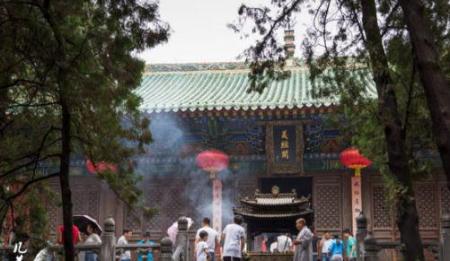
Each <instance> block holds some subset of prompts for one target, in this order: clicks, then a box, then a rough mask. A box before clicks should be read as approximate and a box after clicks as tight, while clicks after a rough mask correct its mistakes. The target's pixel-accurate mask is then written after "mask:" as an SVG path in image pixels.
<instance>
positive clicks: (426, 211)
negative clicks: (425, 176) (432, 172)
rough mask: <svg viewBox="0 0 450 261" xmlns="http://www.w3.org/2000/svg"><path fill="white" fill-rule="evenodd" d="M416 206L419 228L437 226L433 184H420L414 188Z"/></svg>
mask: <svg viewBox="0 0 450 261" xmlns="http://www.w3.org/2000/svg"><path fill="white" fill-rule="evenodd" d="M415 196H416V206H417V211H418V212H419V220H420V222H419V224H420V227H421V228H436V227H437V223H438V222H437V216H436V214H437V211H436V197H437V196H436V192H435V190H434V185H433V184H420V185H417V186H416V188H415Z"/></svg>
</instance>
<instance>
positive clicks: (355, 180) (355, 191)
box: [352, 176, 362, 233]
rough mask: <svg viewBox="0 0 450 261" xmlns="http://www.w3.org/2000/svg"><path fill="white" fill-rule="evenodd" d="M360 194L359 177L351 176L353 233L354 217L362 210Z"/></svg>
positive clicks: (354, 228) (354, 230) (354, 229)
mask: <svg viewBox="0 0 450 261" xmlns="http://www.w3.org/2000/svg"><path fill="white" fill-rule="evenodd" d="M361 201H362V195H361V177H360V176H353V177H352V218H353V233H355V232H356V218H357V217H358V216H359V213H360V212H361V210H362V202H361Z"/></svg>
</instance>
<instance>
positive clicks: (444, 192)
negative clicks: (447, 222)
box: [441, 185, 450, 214]
mask: <svg viewBox="0 0 450 261" xmlns="http://www.w3.org/2000/svg"><path fill="white" fill-rule="evenodd" d="M441 213H442V214H444V213H450V191H449V190H448V188H447V186H445V185H442V186H441Z"/></svg>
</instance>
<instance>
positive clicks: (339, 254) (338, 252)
mask: <svg viewBox="0 0 450 261" xmlns="http://www.w3.org/2000/svg"><path fill="white" fill-rule="evenodd" d="M328 251H329V253H330V256H331V258H330V261H343V260H344V259H343V254H344V243H343V242H342V240H340V239H339V236H338V235H334V239H333V240H332V243H331V245H330V248H329V250H328Z"/></svg>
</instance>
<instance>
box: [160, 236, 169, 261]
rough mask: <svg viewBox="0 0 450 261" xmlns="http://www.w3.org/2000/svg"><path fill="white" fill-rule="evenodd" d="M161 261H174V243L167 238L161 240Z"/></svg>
mask: <svg viewBox="0 0 450 261" xmlns="http://www.w3.org/2000/svg"><path fill="white" fill-rule="evenodd" d="M159 260H160V261H172V241H171V240H170V238H168V237H165V238H163V239H162V240H161V255H160V259H159Z"/></svg>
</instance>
